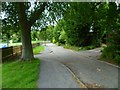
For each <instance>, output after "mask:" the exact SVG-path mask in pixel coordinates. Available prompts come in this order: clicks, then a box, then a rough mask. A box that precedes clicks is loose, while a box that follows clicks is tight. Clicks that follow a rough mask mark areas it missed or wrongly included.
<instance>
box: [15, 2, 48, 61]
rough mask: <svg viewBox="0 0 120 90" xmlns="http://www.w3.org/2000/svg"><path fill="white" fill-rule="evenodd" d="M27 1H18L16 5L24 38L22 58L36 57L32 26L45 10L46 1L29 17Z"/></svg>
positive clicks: (30, 58) (22, 37)
mask: <svg viewBox="0 0 120 90" xmlns="http://www.w3.org/2000/svg"><path fill="white" fill-rule="evenodd" d="M25 4H26V3H25V2H17V3H16V7H17V11H18V18H19V25H20V27H21V39H22V56H21V58H22V60H32V59H34V56H33V50H32V44H31V26H32V25H33V24H34V23H35V21H36V20H37V19H39V16H40V15H41V14H42V12H43V11H44V10H45V6H46V3H43V4H42V5H41V6H40V9H37V10H35V11H34V13H32V14H31V16H30V18H28V17H27V13H26V6H25Z"/></svg>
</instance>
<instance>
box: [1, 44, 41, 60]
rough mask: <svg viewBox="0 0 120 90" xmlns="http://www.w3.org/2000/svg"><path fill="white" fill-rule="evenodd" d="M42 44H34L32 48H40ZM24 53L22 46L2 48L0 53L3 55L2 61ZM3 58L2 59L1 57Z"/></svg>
mask: <svg viewBox="0 0 120 90" xmlns="http://www.w3.org/2000/svg"><path fill="white" fill-rule="evenodd" d="M39 45H40V43H35V44H32V47H33V48H34V47H36V46H39ZM21 52H22V46H21V45H20V46H11V47H7V48H1V49H0V53H2V60H4V59H6V58H9V57H11V56H15V55H19V54H21ZM0 58H1V57H0Z"/></svg>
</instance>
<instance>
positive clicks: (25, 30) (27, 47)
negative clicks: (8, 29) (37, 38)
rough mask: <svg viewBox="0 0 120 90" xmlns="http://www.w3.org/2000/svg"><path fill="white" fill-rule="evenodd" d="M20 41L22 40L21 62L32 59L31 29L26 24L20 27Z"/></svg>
mask: <svg viewBox="0 0 120 90" xmlns="http://www.w3.org/2000/svg"><path fill="white" fill-rule="evenodd" d="M21 39H22V56H21V59H22V60H32V59H34V56H33V50H32V44H31V27H30V26H29V25H27V24H25V25H21Z"/></svg>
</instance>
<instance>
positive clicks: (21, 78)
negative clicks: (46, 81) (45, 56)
mask: <svg viewBox="0 0 120 90" xmlns="http://www.w3.org/2000/svg"><path fill="white" fill-rule="evenodd" d="M39 65H40V60H39V59H35V60H32V61H31V62H29V61H25V62H20V61H12V62H5V63H3V64H2V87H3V88H37V79H38V75H39Z"/></svg>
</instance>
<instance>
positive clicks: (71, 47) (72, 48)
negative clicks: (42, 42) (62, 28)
mask: <svg viewBox="0 0 120 90" xmlns="http://www.w3.org/2000/svg"><path fill="white" fill-rule="evenodd" d="M63 47H64V48H66V49H71V50H75V51H79V50H80V49H79V47H77V46H71V45H63Z"/></svg>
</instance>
